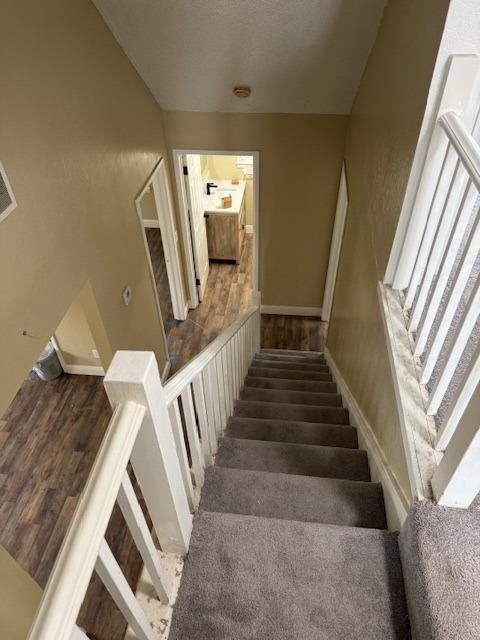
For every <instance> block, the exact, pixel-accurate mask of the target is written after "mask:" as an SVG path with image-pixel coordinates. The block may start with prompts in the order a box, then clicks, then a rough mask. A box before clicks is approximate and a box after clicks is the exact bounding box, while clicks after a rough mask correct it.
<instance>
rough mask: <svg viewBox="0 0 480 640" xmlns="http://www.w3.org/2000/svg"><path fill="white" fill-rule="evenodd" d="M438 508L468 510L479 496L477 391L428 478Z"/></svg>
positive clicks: (479, 407) (479, 402) (479, 399)
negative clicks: (439, 505) (440, 505)
mask: <svg viewBox="0 0 480 640" xmlns="http://www.w3.org/2000/svg"><path fill="white" fill-rule="evenodd" d="M432 489H433V493H434V496H435V498H436V500H437V501H438V502H439V504H442V505H445V506H447V507H463V508H466V507H469V506H470V504H471V503H472V501H473V500H474V498H475V497H476V495H477V494H478V493H479V492H480V388H479V387H477V388H476V390H475V391H474V393H473V395H472V397H471V399H470V401H469V403H468V405H467V408H466V410H465V413H464V414H463V416H462V418H461V420H460V422H459V424H458V426H457V429H456V431H455V433H454V434H453V436H452V438H451V440H450V442H449V444H448V446H447V448H446V450H445V454H444V456H443V458H442V460H441V462H440V464H439V466H438V468H437V470H436V471H435V473H434V475H433V478H432Z"/></svg>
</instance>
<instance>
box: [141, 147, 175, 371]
mask: <svg viewBox="0 0 480 640" xmlns="http://www.w3.org/2000/svg"><path fill="white" fill-rule="evenodd" d="M156 177H159V178H160V179H161V181H160V185H158V186H159V187H160V188H157V185H154V180H155V178H156ZM150 189H153V194H154V198H155V205H156V209H157V215H158V224H156V221H152V220H144V218H143V216H142V205H141V201H142V198H143V196H144V195H145V194H146V193H147V191H149V190H150ZM159 191H160V193H159ZM135 208H136V210H137V217H138V223H139V225H140V229H141V234H142V239H143V244H144V247H145V254H146V257H147V264H148V268H149V271H150V280H151V283H152V289H153V294H154V298H155V305H156V307H157V313H158V319H159V322H160V327H161V332H162V339H163V343H164V348H165V353H166V355H167V361H168V362H167V365H166V367H165V370H164V371H163V373H162V379H164V378H165V376H166V375H167V373H168V368H169V366H170V361H169V358H168V343H167V336H166V333H165V327H164V325H163V318H162V311H161V308H160V300H159V298H158V291H157V283H156V282H155V274H154V271H153V264H152V259H151V256H150V249H149V248H148V242H147V234H146V232H145V229H147V228H152V227H153V228H159V229H160V233H161V234H162V242H163V250H164V252H165V258H167V256H168V259H169V263H170V267H171V268H170V269H167V276H168V283H169V286H170V295H171V297H172V309H173V315H174V317H175V318H176V319H177V320H185V318H186V317H187V313H188V306H187V301H186V300H185V295H184V293H183V283H182V274H181V266H180V256H179V252H178V237H177V233H176V230H175V223H174V219H173V205H172V198H171V195H170V190H169V186H168V179H167V174H166V168H165V161H164V159H163V158H162V159H161V160H160V161H159V163H158V164H157V165H156V167H155V169H154V170H153V172H152V174H151V175H150V177H149V178H148V180H147V182H146V184H145V186H144V187H143V189H142V191H141V192H140V193H139V195H138V196H137V197H136V198H135Z"/></svg>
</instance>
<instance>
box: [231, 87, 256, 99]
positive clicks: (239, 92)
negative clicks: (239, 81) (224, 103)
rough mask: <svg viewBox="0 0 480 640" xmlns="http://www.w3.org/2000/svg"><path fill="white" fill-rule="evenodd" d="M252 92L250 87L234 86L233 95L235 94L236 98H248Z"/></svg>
mask: <svg viewBox="0 0 480 640" xmlns="http://www.w3.org/2000/svg"><path fill="white" fill-rule="evenodd" d="M251 93H252V90H251V89H250V87H234V88H233V95H235V96H237V98H248V96H249V95H250V94H251Z"/></svg>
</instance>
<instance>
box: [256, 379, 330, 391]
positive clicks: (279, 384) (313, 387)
mask: <svg viewBox="0 0 480 640" xmlns="http://www.w3.org/2000/svg"><path fill="white" fill-rule="evenodd" d="M243 384H244V386H245V387H253V388H255V389H286V390H287V391H314V392H319V393H337V385H336V383H335V382H329V381H325V382H322V381H321V380H320V381H318V380H292V379H289V378H262V377H261V376H247V377H246V378H245V381H244V383H243Z"/></svg>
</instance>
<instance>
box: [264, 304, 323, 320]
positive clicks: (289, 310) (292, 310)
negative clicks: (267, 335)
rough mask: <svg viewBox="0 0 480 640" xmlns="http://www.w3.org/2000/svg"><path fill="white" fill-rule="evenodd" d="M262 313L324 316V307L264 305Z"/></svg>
mask: <svg viewBox="0 0 480 640" xmlns="http://www.w3.org/2000/svg"><path fill="white" fill-rule="evenodd" d="M261 313H265V314H272V315H277V316H315V317H317V318H320V317H321V316H322V307H290V306H283V305H271V304H262V307H261Z"/></svg>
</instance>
